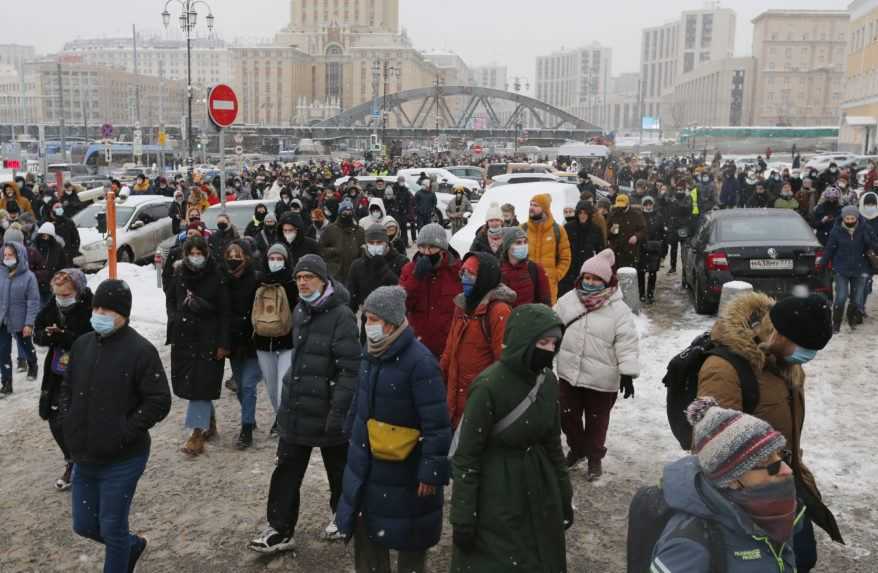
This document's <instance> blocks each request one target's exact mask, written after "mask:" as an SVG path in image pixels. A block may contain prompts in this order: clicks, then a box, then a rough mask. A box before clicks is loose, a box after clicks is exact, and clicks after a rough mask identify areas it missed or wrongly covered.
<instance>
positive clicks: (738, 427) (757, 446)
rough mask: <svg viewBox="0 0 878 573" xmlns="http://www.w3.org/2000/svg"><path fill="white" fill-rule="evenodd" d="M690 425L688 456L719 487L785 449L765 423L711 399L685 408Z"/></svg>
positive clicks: (780, 436) (701, 400)
mask: <svg viewBox="0 0 878 573" xmlns="http://www.w3.org/2000/svg"><path fill="white" fill-rule="evenodd" d="M686 417H687V418H688V419H689V423H690V424H692V428H693V431H692V453H693V454H694V455H695V457H697V458H698V465H699V466H700V467H701V471H702V472H703V473H704V476H705V477H706V478H707V479H708V480H710V481H711V482H713V483H715V484H716V485H718V486H719V487H728V486H729V484H731V483H732V482H734V481H735V480H738V479H741V477H742V476H743V475H744V474H745V473H747V472H748V471H750V470H752V469H754V468H758V467H760V466H763V465H765V462H766V461H767V460H768V459H769V458H770V457H771V455H772V454H774V453H775V452H777V451H778V450H781V449H783V448H784V447H785V446H786V443H787V441H786V439H785V438H784V437H783V435H782V434H781V433H780V432H778V431H777V430H775V429H774V428H772V427H771V425H770V424H768V423H767V422H765V421H763V420H760V419H759V418H757V417H755V416H750V415H749V414H744V413H743V412H739V411H738V410H729V409H727V408H721V407H720V406H719V404H718V403H717V401H716V400H715V399H714V398H710V397H705V398H699V399H697V400H695V401H694V402H692V404H690V405H689V407H688V408H687V409H686Z"/></svg>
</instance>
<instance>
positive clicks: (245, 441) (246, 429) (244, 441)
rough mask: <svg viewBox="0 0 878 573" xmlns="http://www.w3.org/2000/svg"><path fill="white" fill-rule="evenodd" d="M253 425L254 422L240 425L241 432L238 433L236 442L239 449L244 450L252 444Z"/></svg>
mask: <svg viewBox="0 0 878 573" xmlns="http://www.w3.org/2000/svg"><path fill="white" fill-rule="evenodd" d="M253 426H254V424H243V425H242V426H241V433H240V434H239V435H238V443H237V444H236V445H237V447H238V449H239V450H246V449H247V448H249V447H250V446H252V445H253Z"/></svg>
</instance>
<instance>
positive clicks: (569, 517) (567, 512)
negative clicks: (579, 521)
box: [564, 503, 574, 531]
mask: <svg viewBox="0 0 878 573" xmlns="http://www.w3.org/2000/svg"><path fill="white" fill-rule="evenodd" d="M573 521H574V515H573V504H572V503H571V504H567V506H566V507H565V508H564V531H567V530H568V529H570V528H571V527H573Z"/></svg>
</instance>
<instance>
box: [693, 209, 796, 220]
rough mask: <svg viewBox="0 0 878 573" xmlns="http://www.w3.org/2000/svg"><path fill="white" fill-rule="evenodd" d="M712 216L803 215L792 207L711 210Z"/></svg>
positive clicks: (719, 217)
mask: <svg viewBox="0 0 878 573" xmlns="http://www.w3.org/2000/svg"><path fill="white" fill-rule="evenodd" d="M710 216H711V218H712V219H714V220H722V219H732V218H748V217H778V216H780V217H795V218H797V219H801V218H802V216H801V215H799V214H798V213H797V212H795V211H793V210H791V209H721V210H719V211H711V213H710Z"/></svg>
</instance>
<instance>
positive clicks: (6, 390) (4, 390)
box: [0, 380, 12, 398]
mask: <svg viewBox="0 0 878 573" xmlns="http://www.w3.org/2000/svg"><path fill="white" fill-rule="evenodd" d="M7 394H12V381H11V380H10V381H9V382H4V383H3V386H2V387H0V397H4V398H5V397H6V395H7Z"/></svg>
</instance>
